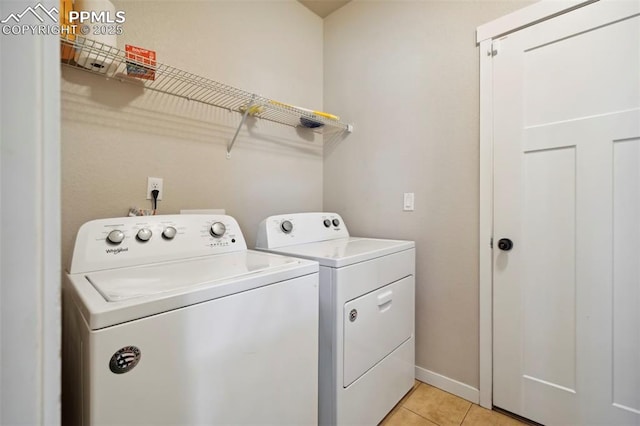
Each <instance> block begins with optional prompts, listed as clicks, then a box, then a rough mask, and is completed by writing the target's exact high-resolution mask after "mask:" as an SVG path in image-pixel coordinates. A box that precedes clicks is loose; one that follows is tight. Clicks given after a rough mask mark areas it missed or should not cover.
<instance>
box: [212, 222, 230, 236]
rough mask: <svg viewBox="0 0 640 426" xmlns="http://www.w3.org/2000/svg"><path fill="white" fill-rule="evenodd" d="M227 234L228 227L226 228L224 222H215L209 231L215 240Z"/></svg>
mask: <svg viewBox="0 0 640 426" xmlns="http://www.w3.org/2000/svg"><path fill="white" fill-rule="evenodd" d="M225 232H227V227H226V226H224V223H222V222H214V223H213V225H211V229H209V233H210V234H211V236H212V237H214V238H220V237H222V236H223V235H224V233H225Z"/></svg>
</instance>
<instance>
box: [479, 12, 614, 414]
mask: <svg viewBox="0 0 640 426" xmlns="http://www.w3.org/2000/svg"><path fill="white" fill-rule="evenodd" d="M596 1H600V0H566V1H562V2H559V1H557V0H541V1H540V2H538V3H535V4H533V5H531V6H528V7H525V8H523V9H520V10H517V11H515V12H513V13H510V14H508V15H505V16H503V17H501V18H498V19H496V20H494V21H491V22H489V23H487V24H484V25H481V26H479V27H478V28H477V29H476V44H478V45H479V46H480V174H479V181H480V206H479V207H480V209H479V212H480V213H479V215H480V216H479V222H480V223H479V231H480V232H479V233H480V235H479V287H480V288H479V295H478V297H479V304H480V320H479V324H480V327H479V334H480V347H479V354H480V368H479V370H480V405H481V406H482V407H485V408H488V409H491V408H492V407H493V254H492V253H493V249H492V247H491V245H492V237H493V109H492V105H493V80H492V74H493V68H492V61H491V58H492V57H493V56H495V55H497V54H500V48H499V41H498V42H496V43H495V44H494V40H499V39H500V38H501V37H504V36H505V35H507V34H510V33H513V32H515V31H518V30H521V29H523V28H526V27H529V26H531V25H535V24H537V23H540V22H543V21H546V20H549V19H551V18H554V17H556V16H558V15H562V14H564V13H567V12H570V11H572V10H575V9H578V8H580V7H583V6H586V5H588V4H591V3H595V2H596ZM602 1H605V0H602Z"/></svg>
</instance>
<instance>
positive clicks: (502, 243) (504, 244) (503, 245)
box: [498, 238, 513, 251]
mask: <svg viewBox="0 0 640 426" xmlns="http://www.w3.org/2000/svg"><path fill="white" fill-rule="evenodd" d="M498 248H499V249H500V250H504V251H509V250H511V249H512V248H513V241H511V240H510V239H508V238H500V240H498Z"/></svg>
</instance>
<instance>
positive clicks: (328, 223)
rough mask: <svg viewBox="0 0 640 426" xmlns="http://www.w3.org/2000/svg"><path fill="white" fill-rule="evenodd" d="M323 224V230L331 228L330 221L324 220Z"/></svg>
mask: <svg viewBox="0 0 640 426" xmlns="http://www.w3.org/2000/svg"><path fill="white" fill-rule="evenodd" d="M323 223H324V227H325V228H328V227H330V226H331V221H330V220H329V219H325V220H324V222H323Z"/></svg>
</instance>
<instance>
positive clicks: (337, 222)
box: [331, 219, 340, 226]
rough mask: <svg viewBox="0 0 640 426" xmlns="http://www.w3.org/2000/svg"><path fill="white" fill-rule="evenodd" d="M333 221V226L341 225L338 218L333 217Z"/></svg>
mask: <svg viewBox="0 0 640 426" xmlns="http://www.w3.org/2000/svg"><path fill="white" fill-rule="evenodd" d="M331 222H333V226H338V225H340V221H339V220H338V219H333V220H332V221H331Z"/></svg>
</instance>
